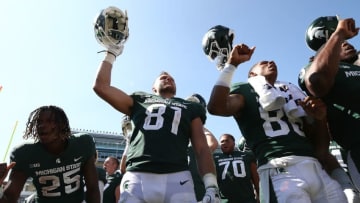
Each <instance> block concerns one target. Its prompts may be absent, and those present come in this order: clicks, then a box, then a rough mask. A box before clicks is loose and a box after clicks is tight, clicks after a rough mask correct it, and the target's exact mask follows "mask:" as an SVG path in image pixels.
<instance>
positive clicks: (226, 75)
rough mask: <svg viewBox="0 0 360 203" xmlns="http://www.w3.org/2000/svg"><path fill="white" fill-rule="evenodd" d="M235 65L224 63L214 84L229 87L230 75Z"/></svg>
mask: <svg viewBox="0 0 360 203" xmlns="http://www.w3.org/2000/svg"><path fill="white" fill-rule="evenodd" d="M235 70H236V67H235V66H234V65H232V64H229V63H226V64H225V67H224V69H223V70H222V71H221V73H220V77H219V79H218V80H217V82H216V83H215V85H219V86H225V87H230V84H231V80H232V77H233V75H234V72H235Z"/></svg>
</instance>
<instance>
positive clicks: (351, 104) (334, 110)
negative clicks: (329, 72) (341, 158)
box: [298, 63, 360, 168]
mask: <svg viewBox="0 0 360 203" xmlns="http://www.w3.org/2000/svg"><path fill="white" fill-rule="evenodd" d="M310 65H311V63H310V64H308V65H307V66H305V67H304V68H302V70H301V72H300V74H299V79H298V82H299V86H300V87H301V88H302V89H303V90H304V91H306V92H307V93H309V91H308V90H307V88H306V86H305V82H304V76H305V73H306V71H307V70H308V68H309V66H310ZM322 100H323V101H324V102H325V103H326V105H327V109H328V112H327V115H328V122H329V129H330V132H331V135H332V137H333V139H334V140H335V141H336V142H337V143H338V144H339V145H340V146H341V147H343V148H344V149H346V150H348V149H351V150H352V153H354V154H360V148H359V145H360V136H359V134H360V67H359V66H356V65H352V64H348V63H340V64H339V69H338V72H337V74H336V77H335V82H334V85H333V87H332V88H331V90H330V92H329V93H328V94H327V95H326V96H325V97H323V98H322ZM356 157H359V158H356ZM356 157H353V158H354V161H355V162H356V164H357V165H359V166H358V168H360V156H357V155H356ZM356 159H357V160H356Z"/></svg>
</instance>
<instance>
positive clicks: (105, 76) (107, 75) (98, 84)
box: [93, 52, 133, 115]
mask: <svg viewBox="0 0 360 203" xmlns="http://www.w3.org/2000/svg"><path fill="white" fill-rule="evenodd" d="M114 61H115V56H114V55H113V54H111V53H109V52H107V53H106V56H105V59H104V61H102V62H101V63H100V66H99V70H98V73H97V76H96V80H95V84H94V87H93V89H94V91H95V92H96V94H97V95H98V96H99V97H100V98H102V99H103V100H105V101H106V102H107V103H109V104H110V105H111V106H113V107H114V108H115V109H117V110H118V111H120V112H122V113H124V114H127V115H131V107H132V106H133V99H132V98H131V97H130V96H129V95H127V94H126V93H125V92H123V91H122V90H120V89H118V88H116V87H114V86H112V85H111V71H112V68H113V64H112V63H113V62H114Z"/></svg>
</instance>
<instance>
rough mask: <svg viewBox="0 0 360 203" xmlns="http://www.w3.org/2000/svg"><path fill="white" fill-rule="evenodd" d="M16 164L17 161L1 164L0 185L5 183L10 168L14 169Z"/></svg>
mask: <svg viewBox="0 0 360 203" xmlns="http://www.w3.org/2000/svg"><path fill="white" fill-rule="evenodd" d="M15 164H16V163H15V162H11V163H10V164H9V165H7V164H6V163H1V164H0V185H2V184H3V182H4V180H5V178H6V176H7V175H8V173H9V171H10V169H12V168H13V167H14V166H15Z"/></svg>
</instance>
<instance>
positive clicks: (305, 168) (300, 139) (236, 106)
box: [208, 39, 347, 203]
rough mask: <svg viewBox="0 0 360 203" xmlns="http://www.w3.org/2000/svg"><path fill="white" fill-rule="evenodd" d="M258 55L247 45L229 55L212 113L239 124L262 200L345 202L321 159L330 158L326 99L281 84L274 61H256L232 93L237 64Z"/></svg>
mask: <svg viewBox="0 0 360 203" xmlns="http://www.w3.org/2000/svg"><path fill="white" fill-rule="evenodd" d="M209 40H217V39H209ZM254 51H255V47H252V48H249V47H248V46H247V45H245V44H238V45H236V46H234V48H233V49H232V51H231V52H230V51H229V53H230V54H229V56H228V60H227V63H226V64H225V66H224V69H223V70H222V72H221V73H220V76H219V79H218V80H217V82H216V83H215V85H214V87H213V90H212V94H211V97H210V100H209V103H208V111H209V113H211V114H213V115H219V116H233V117H234V119H235V120H236V122H237V124H238V126H239V128H240V130H241V133H242V135H243V136H244V137H245V139H246V143H247V144H248V146H249V147H250V149H251V150H252V151H253V153H254V154H255V157H256V159H257V164H258V173H259V176H260V188H261V189H260V191H259V192H260V202H276V201H277V202H291V201H292V200H293V199H296V200H297V201H299V202H319V203H320V202H334V203H335V202H346V201H347V200H346V197H345V195H344V193H343V192H342V190H341V187H340V185H339V183H338V182H336V181H335V180H333V179H332V178H331V177H330V176H329V175H328V174H327V173H326V171H325V170H323V168H322V166H321V164H320V162H319V161H318V159H316V157H317V156H320V155H322V154H320V152H321V153H324V156H327V154H330V153H329V151H328V145H329V142H328V141H327V139H326V138H327V137H328V133H327V123H326V106H325V105H324V104H323V103H322V101H321V100H319V99H316V98H311V97H306V98H305V95H304V94H303V93H302V91H301V90H299V89H298V88H297V87H296V86H295V85H293V84H291V83H289V82H281V81H277V73H278V72H277V66H276V63H275V62H274V61H260V62H258V63H256V64H255V65H254V66H253V67H251V68H250V70H249V73H248V82H247V83H235V84H233V85H232V86H231V90H230V84H231V81H232V76H233V74H234V72H235V70H236V68H237V66H238V65H239V64H241V63H244V62H246V61H248V60H250V58H251V56H252V54H253V53H254ZM304 99H305V100H304ZM307 115H309V116H311V117H309V116H307ZM314 135H316V137H315V136H314ZM323 137H325V139H321V138H323ZM309 140H311V141H312V142H313V143H314V145H312V144H311V143H310V142H309ZM315 145H316V146H317V148H319V149H316V151H315V150H314V148H313V146H315ZM315 152H319V153H315ZM305 183H306V184H305ZM285 185H286V187H284V186H285Z"/></svg>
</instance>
